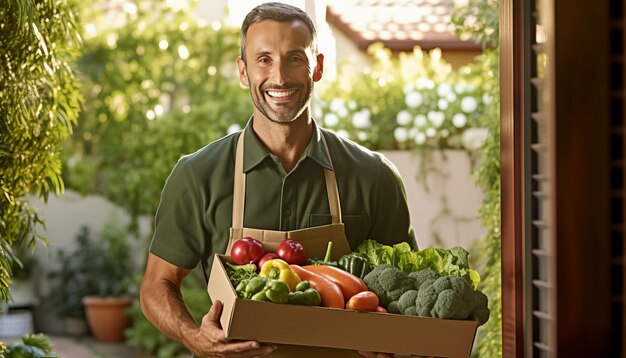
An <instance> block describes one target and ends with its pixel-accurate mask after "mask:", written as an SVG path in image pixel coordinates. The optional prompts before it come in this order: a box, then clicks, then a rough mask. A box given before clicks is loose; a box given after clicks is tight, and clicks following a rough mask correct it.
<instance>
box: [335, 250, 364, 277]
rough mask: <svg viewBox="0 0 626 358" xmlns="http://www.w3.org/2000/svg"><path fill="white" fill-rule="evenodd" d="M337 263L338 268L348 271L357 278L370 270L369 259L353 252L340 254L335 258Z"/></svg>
mask: <svg viewBox="0 0 626 358" xmlns="http://www.w3.org/2000/svg"><path fill="white" fill-rule="evenodd" d="M337 264H338V265H339V268H340V269H342V270H344V271H347V272H350V273H351V274H353V275H355V276H357V277H359V278H363V277H365V275H367V274H368V273H369V272H370V263H369V261H368V260H367V259H366V258H365V257H363V256H359V255H357V254H354V253H352V254H347V255H343V256H341V257H340V258H339V260H337Z"/></svg>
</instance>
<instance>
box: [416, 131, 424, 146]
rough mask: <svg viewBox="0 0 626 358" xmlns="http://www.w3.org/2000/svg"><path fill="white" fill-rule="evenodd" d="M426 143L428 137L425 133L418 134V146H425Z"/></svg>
mask: <svg viewBox="0 0 626 358" xmlns="http://www.w3.org/2000/svg"><path fill="white" fill-rule="evenodd" d="M425 142H426V135H425V134H424V133H417V135H416V136H415V143H416V144H418V145H421V144H424V143H425Z"/></svg>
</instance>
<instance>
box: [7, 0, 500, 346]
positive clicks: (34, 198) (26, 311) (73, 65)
mask: <svg viewBox="0 0 626 358" xmlns="http://www.w3.org/2000/svg"><path fill="white" fill-rule="evenodd" d="M3 2H4V5H3V6H2V7H0V56H1V57H2V59H3V60H2V61H0V117H1V119H2V120H1V122H0V168H1V172H0V186H1V188H2V194H3V195H2V196H1V197H0V220H1V222H0V296H1V298H2V299H3V301H7V303H6V304H4V306H3V308H2V314H0V337H15V338H16V339H17V338H19V337H21V336H22V335H23V334H24V333H33V332H42V333H44V334H45V335H47V336H50V337H56V336H69V337H79V338H80V337H84V336H85V335H96V332H95V330H94V328H93V327H90V326H89V325H88V324H87V323H86V321H85V307H84V305H83V297H85V296H96V297H112V296H114V297H121V298H124V299H125V300H126V303H123V304H124V305H126V304H128V305H129V306H124V307H127V308H126V309H125V312H126V314H127V318H128V319H129V320H128V321H127V322H126V323H125V324H124V325H123V326H125V325H127V324H130V326H129V327H128V328H126V329H125V331H122V336H121V337H119V338H117V337H113V338H111V340H113V341H122V342H124V345H126V346H129V347H131V348H132V350H133V351H134V352H136V354H137V356H158V357H174V356H177V355H183V356H185V354H187V353H186V352H185V350H184V349H183V348H182V347H181V346H179V345H177V344H175V343H173V342H171V341H169V340H168V339H167V338H166V337H165V336H163V335H161V334H160V333H159V332H158V331H157V330H156V329H155V328H153V327H152V326H151V325H150V323H149V322H148V321H147V320H145V318H144V317H143V315H142V314H141V310H140V308H139V303H138V297H137V292H138V286H139V282H140V281H141V275H142V270H143V267H144V264H145V259H146V256H147V247H148V245H149V242H150V238H151V231H152V224H153V222H152V220H153V215H154V213H155V211H156V208H157V205H158V202H159V195H160V192H161V189H162V187H163V184H164V182H165V180H166V178H167V176H168V174H169V172H170V170H171V169H172V167H173V166H174V164H175V163H176V161H177V160H178V158H179V157H180V156H181V155H183V154H187V153H191V152H194V151H196V150H198V149H199V148H201V147H202V146H204V145H206V144H208V143H209V142H211V141H213V140H216V139H218V138H220V137H222V136H223V135H225V134H228V133H231V132H233V131H237V130H239V129H241V128H243V126H245V123H246V122H247V120H248V119H249V116H250V114H251V113H252V107H251V106H252V105H251V102H250V99H249V94H248V91H247V89H244V88H241V87H240V86H239V80H238V76H237V71H236V64H235V59H236V57H237V56H238V54H239V28H238V26H239V24H240V23H241V21H242V19H243V16H244V15H245V13H247V11H248V10H249V9H251V8H252V7H253V6H255V5H256V4H258V3H260V2H262V1H256V0H255V1H252V0H247V1H234V0H81V1H75V0H3ZM285 2H288V3H291V4H293V5H296V6H300V7H302V8H304V9H305V10H307V12H308V13H309V14H310V15H311V16H312V18H313V19H314V21H315V23H316V26H317V27H318V31H319V36H320V47H321V51H322V52H324V53H325V72H324V78H323V79H322V81H320V82H319V83H318V84H316V89H315V92H314V98H313V101H312V113H313V116H314V118H315V119H316V120H317V121H318V123H319V124H320V125H322V126H324V127H326V128H329V129H332V130H335V131H337V132H338V133H339V134H341V135H343V136H346V137H348V138H350V139H352V140H354V141H356V142H358V143H360V144H362V145H364V146H366V147H368V148H370V149H373V150H377V151H381V152H383V153H385V154H386V155H388V157H389V158H390V159H391V160H392V161H393V162H394V163H395V164H396V166H398V168H399V170H400V172H401V174H402V176H403V179H404V181H405V184H406V186H407V195H408V197H409V205H410V209H411V218H412V222H413V225H414V226H415V230H416V233H417V239H418V244H419V245H420V247H421V248H426V247H453V246H463V247H465V248H466V249H468V251H470V259H471V260H472V266H473V267H474V268H475V269H476V270H478V271H479V273H480V274H481V277H482V280H481V283H480V288H481V290H482V291H483V292H485V293H486V294H487V295H488V296H489V297H490V308H491V310H492V316H491V319H490V321H489V322H488V323H487V324H486V325H485V326H482V327H481V328H480V329H479V333H478V336H477V338H476V342H475V345H474V352H475V355H476V356H479V357H498V356H501V321H500V320H501V312H500V231H499V228H500V172H499V170H500V169H499V168H500V166H499V142H500V139H499V129H500V122H499V88H498V82H499V72H498V57H499V54H498V2H497V1H496V0H488V1H480V0H456V1H452V0H407V1H391V0H349V1H348V0H346V1H338V2H330V1H324V0H315V1H313V0H301V1H285ZM183 288H184V292H183V293H184V297H185V300H186V302H187V304H188V306H189V308H190V310H191V311H192V313H193V315H194V316H195V317H196V318H198V319H199V318H200V317H202V316H203V315H204V314H205V313H206V312H207V311H208V309H209V307H210V300H209V298H208V295H207V293H206V290H205V287H204V284H203V279H202V278H201V275H200V274H198V273H196V274H194V275H191V276H190V277H189V279H187V280H186V281H185V283H184V287H183ZM10 296H12V298H10ZM31 338H32V337H31ZM39 338H41V337H39ZM44 338H45V336H44ZM96 338H97V339H98V340H100V339H101V338H100V337H96ZM77 339H78V338H77ZM44 340H45V339H44ZM104 340H105V341H106V340H107V339H104ZM35 341H37V340H35ZM40 341H41V339H40ZM24 344H25V343H24Z"/></svg>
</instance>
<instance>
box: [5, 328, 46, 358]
mask: <svg viewBox="0 0 626 358" xmlns="http://www.w3.org/2000/svg"><path fill="white" fill-rule="evenodd" d="M3 348H4V349H3ZM53 349H54V347H53V346H52V342H50V338H48V337H47V336H45V335H43V334H41V333H38V334H26V335H24V336H23V337H22V339H21V341H17V342H15V343H12V344H9V345H8V346H7V347H6V348H5V347H2V345H0V357H3V358H38V357H51V358H54V357H58V355H56V354H55V353H54V351H53Z"/></svg>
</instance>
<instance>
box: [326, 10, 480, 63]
mask: <svg viewBox="0 0 626 358" xmlns="http://www.w3.org/2000/svg"><path fill="white" fill-rule="evenodd" d="M451 11H452V0H338V1H333V2H330V1H329V2H328V5H327V8H326V18H327V20H328V22H329V23H330V24H332V25H334V26H335V27H336V28H338V29H339V30H340V31H341V32H343V33H344V34H345V35H346V36H348V37H349V38H350V39H352V40H353V41H354V42H355V43H356V45H357V46H358V47H359V48H361V49H366V48H367V47H368V46H369V45H371V44H372V43H374V42H383V43H384V44H385V45H386V46H387V47H389V48H390V49H392V50H396V51H410V50H412V49H413V47H414V46H416V45H419V46H421V47H422V48H423V49H424V50H429V49H431V48H433V47H440V48H441V49H442V50H480V46H479V45H478V44H476V43H474V42H472V41H461V40H459V39H458V38H456V37H455V36H454V28H453V26H452V24H451V22H450V16H451Z"/></svg>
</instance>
